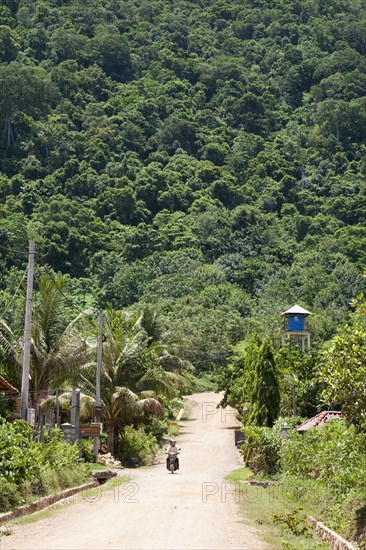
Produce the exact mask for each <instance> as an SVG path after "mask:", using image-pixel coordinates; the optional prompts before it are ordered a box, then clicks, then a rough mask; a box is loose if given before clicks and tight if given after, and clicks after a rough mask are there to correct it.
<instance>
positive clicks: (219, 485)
mask: <svg viewBox="0 0 366 550" xmlns="http://www.w3.org/2000/svg"><path fill="white" fill-rule="evenodd" d="M218 401H219V396H218V395H216V394H214V393H202V394H197V395H194V396H192V397H190V398H189V406H190V408H191V413H190V417H189V419H188V420H184V421H182V422H181V423H180V425H181V433H180V435H179V437H178V438H177V444H178V446H179V447H181V448H182V452H181V454H180V469H179V471H178V472H176V473H175V474H170V473H169V472H168V471H167V470H166V468H165V456H164V455H161V456H160V459H158V460H157V464H155V465H153V466H152V467H149V468H142V469H138V470H127V469H126V470H123V471H122V475H126V474H128V475H129V476H130V481H129V482H128V483H127V484H125V485H121V486H120V487H119V489H116V490H115V491H109V492H105V493H103V494H102V495H100V496H99V497H96V498H95V499H92V498H90V499H88V498H86V497H84V498H80V497H79V498H76V499H75V502H74V503H71V504H68V505H66V506H64V507H63V508H61V509H60V510H58V511H57V513H55V514H53V515H51V516H50V517H46V518H43V519H41V520H39V521H37V522H34V523H29V524H26V525H19V526H15V527H14V529H13V534H12V535H10V536H8V537H2V538H0V550H8V549H19V550H33V549H34V550H43V549H45V550H46V549H47V550H52V549H57V550H59V549H60V550H61V549H62V550H69V549H88V550H92V549H98V550H100V549H131V550H132V549H140V550H153V549H159V550H160V549H161V550H168V549H176V550H178V549H179V550H180V549H192V550H200V549H202V550H206V549H207V550H216V549H217V550H226V549H235V550H237V549H238V550H239V549H246V550H260V549H261V550H262V549H265V548H267V545H266V544H265V543H264V542H263V541H262V540H261V537H260V535H261V533H260V532H259V531H258V529H256V528H255V527H252V526H249V525H247V524H246V523H245V518H242V516H241V513H240V510H239V504H238V500H240V494H239V495H238V494H237V492H235V486H233V485H230V484H229V483H227V482H225V480H224V476H225V475H226V474H227V473H229V472H230V471H232V470H233V469H235V468H239V467H240V466H241V465H242V463H241V460H240V456H239V453H238V451H237V449H236V448H235V446H234V429H233V428H234V427H235V426H236V425H237V420H236V418H235V414H234V411H233V410H230V409H225V410H221V409H216V404H217V402H218ZM89 500H90V501H89Z"/></svg>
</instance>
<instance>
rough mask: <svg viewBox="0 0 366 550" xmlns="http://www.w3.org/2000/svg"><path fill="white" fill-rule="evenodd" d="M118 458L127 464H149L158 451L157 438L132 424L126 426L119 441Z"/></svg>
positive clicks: (132, 465)
mask: <svg viewBox="0 0 366 550" xmlns="http://www.w3.org/2000/svg"><path fill="white" fill-rule="evenodd" d="M119 443H120V444H119V453H118V458H119V460H120V461H121V462H122V464H124V465H125V466H131V467H134V466H141V465H143V464H147V463H148V462H150V460H151V459H152V458H153V456H154V454H155V453H156V451H157V448H158V446H157V442H156V438H155V437H154V436H153V435H152V434H146V433H145V432H143V431H141V430H135V429H134V428H133V427H132V426H126V427H125V429H124V432H123V434H122V436H121V439H120V442H119Z"/></svg>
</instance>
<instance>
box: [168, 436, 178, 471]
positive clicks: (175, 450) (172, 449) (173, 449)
mask: <svg viewBox="0 0 366 550" xmlns="http://www.w3.org/2000/svg"><path fill="white" fill-rule="evenodd" d="M179 451H180V449H179V448H178V447H177V443H176V441H175V439H171V440H170V441H169V447H168V448H167V450H166V452H167V453H168V456H167V458H166V467H167V468H168V469H169V455H170V454H174V455H175V465H176V470H179V458H178V453H179Z"/></svg>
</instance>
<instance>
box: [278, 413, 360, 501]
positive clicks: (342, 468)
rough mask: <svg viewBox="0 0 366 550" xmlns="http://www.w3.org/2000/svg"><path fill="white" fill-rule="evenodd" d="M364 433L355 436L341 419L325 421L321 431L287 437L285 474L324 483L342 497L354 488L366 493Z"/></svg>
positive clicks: (285, 443)
mask: <svg viewBox="0 0 366 550" xmlns="http://www.w3.org/2000/svg"><path fill="white" fill-rule="evenodd" d="M365 444H366V434H357V433H356V431H355V428H354V426H350V427H347V425H346V423H345V422H344V421H343V420H333V421H331V422H327V424H325V425H324V426H323V427H322V428H321V429H312V430H309V431H307V432H306V433H304V434H302V435H300V434H298V433H297V432H296V431H292V432H290V434H289V439H288V440H287V441H285V442H284V445H283V450H282V453H283V466H284V470H285V471H286V473H288V474H291V475H297V476H306V477H310V478H313V479H317V480H318V481H319V482H321V483H323V484H324V485H325V486H326V487H327V488H328V489H329V490H330V491H332V493H333V494H334V495H336V496H337V497H339V498H344V497H345V495H346V494H347V493H348V492H349V491H350V490H351V489H354V488H357V489H362V490H366V455H365Z"/></svg>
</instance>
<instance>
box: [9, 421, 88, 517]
mask: <svg viewBox="0 0 366 550" xmlns="http://www.w3.org/2000/svg"><path fill="white" fill-rule="evenodd" d="M31 436H32V430H31V428H30V427H29V426H28V424H27V423H26V422H24V421H22V420H17V421H15V422H11V423H10V422H6V421H4V420H1V419H0V512H4V511H6V510H8V509H12V508H14V507H16V506H18V505H19V504H20V503H24V502H26V501H29V500H34V499H35V498H36V497H37V498H38V497H41V496H43V495H46V494H50V493H53V492H56V491H58V490H62V489H64V488H66V487H70V486H73V485H76V484H79V483H82V482H83V481H84V480H86V479H88V473H87V467H86V465H85V464H83V463H81V461H80V458H79V449H78V448H77V446H76V445H69V444H68V443H66V442H65V441H64V439H63V435H62V432H61V431H60V430H50V431H49V432H48V433H46V434H45V443H44V444H42V443H37V442H35V441H32V440H31Z"/></svg>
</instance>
